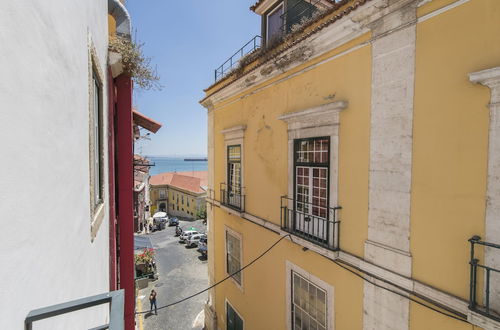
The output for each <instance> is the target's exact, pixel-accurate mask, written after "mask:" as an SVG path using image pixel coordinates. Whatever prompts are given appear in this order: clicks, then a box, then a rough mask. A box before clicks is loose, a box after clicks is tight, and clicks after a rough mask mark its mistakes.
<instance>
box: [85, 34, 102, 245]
mask: <svg viewBox="0 0 500 330" xmlns="http://www.w3.org/2000/svg"><path fill="white" fill-rule="evenodd" d="M89 40H90V45H89V54H88V55H89V57H88V72H89V80H88V95H89V99H88V100H89V103H88V104H89V117H88V118H89V131H88V137H89V140H88V141H89V188H90V189H89V190H90V196H89V204H90V216H91V218H90V233H91V240H92V241H93V240H94V238H95V237H96V236H97V232H98V231H99V228H100V226H101V224H102V221H103V219H104V214H105V212H104V211H105V210H104V204H105V203H104V201H105V190H104V182H105V177H104V174H105V172H104V145H105V143H106V139H105V138H106V135H105V130H104V128H105V124H104V119H105V116H104V111H105V108H104V104H103V93H104V92H103V91H104V83H103V81H104V80H103V77H104V74H103V72H102V69H101V66H100V65H99V58H98V56H97V52H96V50H95V47H94V45H93V44H92V41H91V39H90V38H89Z"/></svg>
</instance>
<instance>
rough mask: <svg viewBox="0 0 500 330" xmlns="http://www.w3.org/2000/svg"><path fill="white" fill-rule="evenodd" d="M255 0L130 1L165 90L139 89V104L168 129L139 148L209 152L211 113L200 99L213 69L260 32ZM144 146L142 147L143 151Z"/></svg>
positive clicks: (138, 34) (158, 151)
mask: <svg viewBox="0 0 500 330" xmlns="http://www.w3.org/2000/svg"><path fill="white" fill-rule="evenodd" d="M254 2H255V0H178V1H174V0H127V2H126V5H127V8H128V11H129V13H130V15H131V17H132V27H133V29H134V31H135V32H134V33H135V35H136V39H137V40H138V41H139V42H143V43H145V45H144V47H143V50H144V53H145V54H146V55H147V56H149V57H151V58H152V64H153V65H156V66H157V68H158V73H159V75H160V76H161V83H162V85H164V88H163V90H162V91H159V92H158V91H139V92H135V94H134V105H135V106H136V107H137V109H138V110H139V111H140V112H142V113H144V114H145V115H147V116H149V117H151V118H153V119H155V120H157V121H159V122H161V123H162V124H163V127H162V128H161V129H160V130H159V131H158V133H156V134H151V141H144V142H142V143H140V145H138V146H136V152H140V151H142V154H143V155H166V156H175V155H178V156H186V155H191V156H194V155H196V156H202V155H203V156H205V155H206V154H207V122H206V120H207V115H206V110H205V108H203V107H202V106H201V105H200V104H199V103H198V101H199V100H201V99H202V98H203V96H204V93H203V89H204V88H206V87H208V86H210V85H211V84H212V83H213V82H214V70H215V68H216V67H218V66H220V65H221V64H222V63H223V62H224V61H225V60H226V59H227V58H229V57H230V56H231V55H232V54H233V53H234V52H235V51H237V50H238V49H239V48H240V47H242V46H243V45H244V44H245V43H246V42H247V41H249V40H250V39H252V38H253V37H254V36H255V35H257V34H260V19H259V16H258V15H257V14H255V13H253V12H252V11H250V9H249V7H250V6H251V5H252V4H253V3H254ZM141 149H142V150H141Z"/></svg>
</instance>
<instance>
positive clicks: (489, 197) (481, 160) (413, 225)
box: [201, 0, 500, 330]
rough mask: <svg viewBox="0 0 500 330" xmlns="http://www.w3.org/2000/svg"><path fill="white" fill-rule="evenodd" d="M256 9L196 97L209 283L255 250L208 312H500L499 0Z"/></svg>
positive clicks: (260, 317)
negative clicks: (236, 49) (201, 120)
mask: <svg viewBox="0 0 500 330" xmlns="http://www.w3.org/2000/svg"><path fill="white" fill-rule="evenodd" d="M251 9H252V10H253V11H254V12H255V13H257V14H258V15H261V17H262V27H263V31H262V36H263V37H262V38H256V39H253V40H252V42H251V43H249V44H248V45H250V46H251V47H252V48H251V50H252V51H253V52H251V53H250V54H249V55H247V56H245V57H244V58H242V59H241V60H240V61H239V63H240V64H239V65H237V67H231V63H238V59H236V58H233V59H232V60H230V61H229V62H227V63H229V66H228V64H227V63H226V64H225V65H223V66H221V67H219V68H218V69H217V70H216V72H215V76H216V79H217V81H216V82H215V83H214V84H213V85H212V86H210V87H209V88H208V89H207V90H206V97H205V98H204V99H203V100H202V101H201V103H202V104H203V105H204V106H205V107H206V108H207V110H208V128H209V129H208V131H209V133H208V144H209V150H208V152H209V153H208V156H209V177H208V188H209V196H208V198H207V200H208V207H207V213H208V221H209V228H208V237H209V242H208V247H209V251H208V256H209V279H210V283H211V284H213V283H216V282H218V281H221V280H223V279H224V278H225V277H226V276H228V274H233V273H234V272H235V271H237V270H239V269H240V268H241V267H243V266H245V265H248V264H249V263H252V262H253V263H252V264H251V265H250V266H249V267H248V268H246V269H244V270H243V271H241V272H240V273H237V274H234V275H233V276H232V277H230V278H229V279H228V280H226V281H224V282H222V283H220V284H219V285H217V286H216V287H215V288H213V289H211V290H210V292H209V300H208V303H207V305H206V307H205V320H206V325H207V328H208V329H250V330H253V329H336V330H361V329H363V330H384V329H391V330H405V329H410V330H435V329H439V330H448V329H450V330H451V329H453V330H455V329H458V330H462V329H463V330H466V329H467V330H469V329H500V317H499V313H500V273H498V272H495V271H493V270H489V271H486V270H485V268H484V267H482V266H487V267H490V268H491V269H500V249H498V248H499V247H500V246H498V245H494V244H492V245H490V246H489V247H488V248H485V247H484V244H486V243H484V242H489V243H496V244H500V166H499V164H500V120H499V116H500V114H499V113H498V112H499V111H500V1H498V0H371V1H369V0H350V1H348V0H343V1H336V2H334V1H327V0H320V1H295V0H294V1H292V0H286V1H283V0H281V1H278V0H259V1H258V2H257V3H256V4H255V5H254V6H252V8H251ZM259 41H260V42H261V47H260V48H259V47H258V46H259ZM248 45H247V47H248ZM253 46H255V47H253ZM254 48H255V50H254ZM247 51H248V49H244V50H242V51H241V52H240V54H241V53H246V52H247ZM473 236H478V237H475V238H474V239H473V240H472V242H469V241H468V240H469V239H471V238H472V237H473ZM471 244H473V245H474V246H475V250H474V256H473V259H477V262H476V261H473V262H472V266H471V264H470V262H471ZM269 248H270V250H267V249H269ZM263 253H264V255H262V254H263ZM254 261H255V262H254ZM471 278H472V280H471Z"/></svg>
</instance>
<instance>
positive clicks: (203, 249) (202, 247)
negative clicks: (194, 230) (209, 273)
mask: <svg viewBox="0 0 500 330" xmlns="http://www.w3.org/2000/svg"><path fill="white" fill-rule="evenodd" d="M207 241H208V238H207V235H205V234H204V235H203V236H202V237H201V238H200V240H199V241H198V251H199V252H200V253H201V255H202V256H204V257H207V252H208V248H207Z"/></svg>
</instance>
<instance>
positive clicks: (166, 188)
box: [149, 171, 207, 219]
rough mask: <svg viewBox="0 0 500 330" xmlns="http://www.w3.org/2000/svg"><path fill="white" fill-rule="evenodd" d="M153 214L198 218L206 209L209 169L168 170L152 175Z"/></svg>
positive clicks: (150, 181) (151, 198)
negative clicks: (189, 170) (165, 213)
mask: <svg viewBox="0 0 500 330" xmlns="http://www.w3.org/2000/svg"><path fill="white" fill-rule="evenodd" d="M149 184H150V186H151V192H150V200H151V214H154V213H156V212H160V211H161V212H167V213H168V215H169V216H175V217H183V218H189V219H198V218H199V214H200V211H203V210H205V209H206V206H205V198H206V196H207V171H191V172H166V173H160V174H157V175H153V176H151V178H150V179H149Z"/></svg>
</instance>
